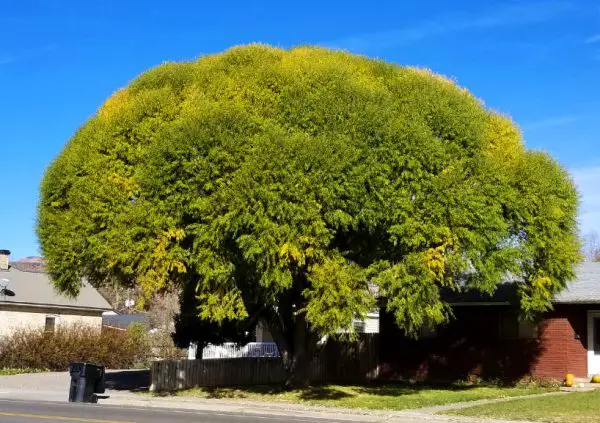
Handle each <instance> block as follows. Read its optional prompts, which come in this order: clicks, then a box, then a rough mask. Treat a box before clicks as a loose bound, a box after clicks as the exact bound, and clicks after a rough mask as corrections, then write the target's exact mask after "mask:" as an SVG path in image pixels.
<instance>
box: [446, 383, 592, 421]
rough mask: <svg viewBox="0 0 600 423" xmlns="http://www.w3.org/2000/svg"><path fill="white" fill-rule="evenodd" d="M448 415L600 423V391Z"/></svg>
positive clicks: (525, 401)
mask: <svg viewBox="0 0 600 423" xmlns="http://www.w3.org/2000/svg"><path fill="white" fill-rule="evenodd" d="M448 414H455V415H461V416H477V417H494V418H502V419H508V420H531V421H539V422H552V423H554V422H569V423H582V422H600V392H599V391H591V392H578V393H570V394H566V393H565V394H561V395H552V396H547V397H540V398H529V399H520V400H514V401H509V402H506V403H498V404H490V405H481V406H477V407H471V408H466V409H463V410H456V411H453V412H451V413H448Z"/></svg>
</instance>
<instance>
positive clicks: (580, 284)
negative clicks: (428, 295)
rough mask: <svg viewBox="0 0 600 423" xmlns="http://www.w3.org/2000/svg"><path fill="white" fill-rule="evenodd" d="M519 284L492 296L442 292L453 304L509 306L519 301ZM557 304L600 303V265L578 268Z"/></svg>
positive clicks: (509, 284) (501, 288)
mask: <svg viewBox="0 0 600 423" xmlns="http://www.w3.org/2000/svg"><path fill="white" fill-rule="evenodd" d="M518 286H519V282H506V283H503V284H500V285H498V287H497V288H496V291H495V292H494V293H493V294H492V295H486V294H483V293H481V292H479V291H475V290H467V291H463V292H454V291H450V290H442V296H443V298H444V300H446V301H448V302H449V303H452V304H464V305H469V304H475V303H496V304H507V303H510V302H514V301H516V300H517V289H518ZM552 302H554V303H555V304H577V303H588V304H590V303H600V263H597V262H596V263H594V262H585V263H582V264H580V265H579V266H577V269H576V277H575V280H573V281H571V282H569V283H568V284H567V287H566V288H565V289H564V290H563V291H562V292H561V293H559V294H557V295H556V296H555V297H554V299H553V300H552Z"/></svg>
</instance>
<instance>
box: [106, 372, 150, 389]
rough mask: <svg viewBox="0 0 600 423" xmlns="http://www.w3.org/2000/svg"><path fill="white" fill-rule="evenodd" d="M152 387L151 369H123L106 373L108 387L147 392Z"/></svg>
mask: <svg viewBox="0 0 600 423" xmlns="http://www.w3.org/2000/svg"><path fill="white" fill-rule="evenodd" d="M149 388H150V371H149V370H123V371H114V372H107V373H106V389H110V390H114V391H132V392H146V391H148V389H149Z"/></svg>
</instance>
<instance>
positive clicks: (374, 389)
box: [155, 382, 514, 401]
mask: <svg viewBox="0 0 600 423" xmlns="http://www.w3.org/2000/svg"><path fill="white" fill-rule="evenodd" d="M483 386H490V387H496V388H498V387H500V385H498V384H467V383H464V382H448V383H409V382H395V383H373V384H369V385H315V386H310V387H307V388H299V389H295V390H291V391H290V390H286V389H284V388H283V387H281V386H277V385H271V386H268V385H260V386H237V387H217V388H204V387H199V388H192V389H188V390H184V391H183V392H182V391H173V392H156V393H155V395H157V396H161V397H169V396H176V395H181V394H182V393H185V392H186V391H187V392H188V393H192V394H195V393H198V394H200V395H201V396H202V397H204V398H209V399H244V398H250V397H256V396H262V397H267V398H266V399H267V400H268V397H269V396H273V397H281V396H286V395H294V396H296V395H297V397H298V398H299V399H301V400H304V401H327V400H341V399H347V398H353V397H357V396H359V395H371V396H387V397H400V396H403V395H414V394H416V393H418V392H425V391H433V390H444V391H453V392H466V391H469V390H471V389H474V388H480V387H483ZM512 386H514V385H512ZM505 387H508V386H505Z"/></svg>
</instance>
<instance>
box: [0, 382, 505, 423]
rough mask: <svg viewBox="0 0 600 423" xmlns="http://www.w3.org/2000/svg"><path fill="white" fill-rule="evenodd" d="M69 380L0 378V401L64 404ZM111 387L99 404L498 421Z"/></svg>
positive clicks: (429, 422) (422, 421) (402, 420)
mask: <svg viewBox="0 0 600 423" xmlns="http://www.w3.org/2000/svg"><path fill="white" fill-rule="evenodd" d="M108 373H112V374H113V375H114V374H119V375H122V374H125V375H127V373H126V371H111V372H108ZM132 374H133V373H132ZM111 379H114V378H111ZM69 381H70V377H69V374H68V373H37V374H24V375H15V376H0V399H4V400H16V401H36V402H55V403H64V402H67V400H68V386H69ZM142 385H143V383H141V384H139V383H138V384H131V385H130V386H132V387H133V388H134V389H136V390H139V391H143V390H144V387H143V386H142ZM112 386H114V387H117V388H119V389H107V391H106V393H105V394H103V395H99V398H100V399H99V404H100V405H104V404H105V405H109V406H124V407H135V408H157V409H173V410H195V411H203V412H214V413H237V414H247V415H260V416H280V417H281V416H288V417H290V418H292V417H307V418H318V419H325V420H327V419H329V420H331V419H333V420H347V421H356V422H390V423H392V422H398V423H412V422H419V423H434V422H448V423H453V422H457V423H458V422H477V423H480V422H496V423H500V422H501V421H499V420H489V419H479V418H469V417H459V416H443V415H438V414H434V413H435V412H437V411H444V410H446V409H453V408H454V407H456V408H459V407H460V408H462V407H467V406H471V405H476V403H477V401H474V402H471V403H460V404H456V405H453V406H442V407H438V408H434V407H431V408H428V409H422V410H418V409H417V410H405V411H386V410H361V409H345V408H333V407H319V406H311V405H303V404H290V403H276V402H262V401H255V400H241V399H235V400H228V399H204V398H191V397H190V398H182V397H157V396H154V395H151V394H140V393H135V392H131V391H129V390H127V389H123V387H124V386H126V385H123V384H121V385H119V384H115V385H112ZM107 387H110V384H108V383H107ZM504 423H507V422H504ZM511 423H512V422H511Z"/></svg>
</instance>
